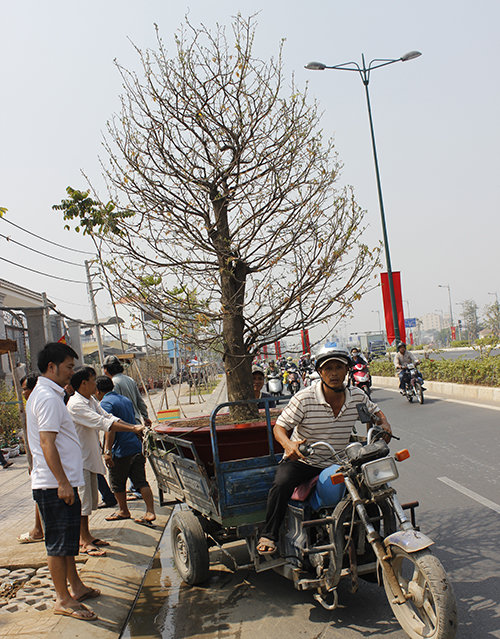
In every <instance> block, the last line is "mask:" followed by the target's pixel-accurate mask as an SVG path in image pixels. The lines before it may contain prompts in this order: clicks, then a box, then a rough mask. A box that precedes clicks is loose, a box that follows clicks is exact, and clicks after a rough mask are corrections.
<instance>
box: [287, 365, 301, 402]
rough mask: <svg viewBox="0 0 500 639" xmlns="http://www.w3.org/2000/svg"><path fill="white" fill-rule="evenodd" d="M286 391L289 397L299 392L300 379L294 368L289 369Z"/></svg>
mask: <svg viewBox="0 0 500 639" xmlns="http://www.w3.org/2000/svg"><path fill="white" fill-rule="evenodd" d="M287 381H288V383H287V390H288V392H289V393H290V395H295V393H297V392H298V391H299V390H300V377H299V371H298V370H297V369H296V368H291V369H290V371H289V373H288V380H287Z"/></svg>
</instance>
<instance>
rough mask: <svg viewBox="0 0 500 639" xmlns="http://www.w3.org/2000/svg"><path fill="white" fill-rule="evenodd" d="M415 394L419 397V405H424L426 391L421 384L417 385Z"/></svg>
mask: <svg viewBox="0 0 500 639" xmlns="http://www.w3.org/2000/svg"><path fill="white" fill-rule="evenodd" d="M415 393H416V395H417V399H418V403H419V404H423V403H424V391H423V390H422V384H419V383H418V382H416V383H415Z"/></svg>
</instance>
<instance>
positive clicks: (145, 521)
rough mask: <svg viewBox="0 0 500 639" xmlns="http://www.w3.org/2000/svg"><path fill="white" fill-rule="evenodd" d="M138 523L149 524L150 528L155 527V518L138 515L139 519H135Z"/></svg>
mask: <svg viewBox="0 0 500 639" xmlns="http://www.w3.org/2000/svg"><path fill="white" fill-rule="evenodd" d="M134 521H135V523H136V524H141V526H147V527H148V528H154V527H155V525H154V523H153V522H154V519H153V520H151V519H146V518H145V517H138V518H137V519H134Z"/></svg>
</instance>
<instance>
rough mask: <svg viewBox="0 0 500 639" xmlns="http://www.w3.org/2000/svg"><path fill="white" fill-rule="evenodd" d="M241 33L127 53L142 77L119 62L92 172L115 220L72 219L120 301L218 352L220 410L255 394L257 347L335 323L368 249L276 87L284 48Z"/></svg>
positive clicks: (305, 115)
mask: <svg viewBox="0 0 500 639" xmlns="http://www.w3.org/2000/svg"><path fill="white" fill-rule="evenodd" d="M254 35H255V22H254V20H253V18H250V19H244V18H242V17H241V16H238V17H236V18H235V19H234V21H233V23H232V33H231V36H227V35H226V32H225V30H224V29H223V28H222V27H217V28H216V29H215V30H214V31H211V30H209V29H208V28H206V27H204V26H201V27H194V26H193V25H191V24H190V22H189V21H186V24H185V26H184V28H183V29H182V30H181V31H180V32H179V33H178V34H177V36H176V47H177V51H176V55H175V56H173V57H169V56H168V54H167V51H166V48H165V46H164V44H163V42H162V40H161V37H160V36H159V35H158V30H157V42H158V45H157V49H156V50H146V51H142V50H140V49H139V48H136V51H137V54H138V55H139V57H140V61H141V64H142V73H141V74H140V75H138V74H136V73H134V72H131V71H128V70H126V69H125V68H123V67H122V66H120V65H119V64H118V63H117V66H118V69H119V71H120V73H121V76H122V81H123V86H124V94H123V96H122V108H121V112H120V114H119V115H117V116H116V117H114V119H113V120H112V121H111V122H110V123H108V134H107V136H106V141H105V149H106V151H107V161H106V162H105V163H103V169H104V174H105V176H106V179H107V183H108V187H109V196H110V198H111V200H112V202H114V203H117V204H116V208H114V207H112V206H111V207H110V206H109V204H108V205H106V206H105V207H104V208H102V207H101V208H99V207H94V208H93V209H92V207H91V208H90V209H89V210H87V211H86V212H85V213H82V212H81V211H80V212H79V213H77V214H76V215H77V216H79V217H80V220H79V221H80V223H81V222H82V221H83V222H84V223H86V224H88V225H89V227H93V228H94V229H95V228H96V227H97V229H98V231H99V232H100V233H101V234H102V236H103V237H104V239H105V241H106V242H107V244H108V249H109V252H110V255H111V258H110V260H109V262H108V265H109V266H110V268H111V269H112V271H113V273H114V286H115V288H116V289H118V291H119V292H120V294H121V295H125V296H127V297H130V298H136V299H141V300H142V301H141V304H142V305H146V307H147V308H148V312H150V313H152V314H153V315H154V314H155V312H156V313H158V314H159V315H161V318H162V321H163V322H170V324H171V326H172V331H173V332H175V329H176V327H177V326H178V324H179V322H180V321H184V320H185V318H186V316H192V317H193V318H195V321H196V323H197V330H196V331H195V332H193V334H191V335H188V336H186V335H185V336H183V337H184V338H185V339H195V340H196V341H197V343H198V346H201V347H203V346H207V345H214V344H218V345H219V346H220V345H222V346H220V348H221V349H222V353H221V354H222V356H223V358H224V362H225V367H226V373H227V380H228V395H229V399H230V400H237V399H246V398H249V397H251V396H252V395H253V391H252V379H251V361H252V358H253V356H254V355H255V353H256V352H257V351H258V349H260V348H261V347H262V346H263V345H264V344H268V343H271V342H273V341H274V340H275V339H281V338H283V337H285V336H286V335H288V334H290V333H291V332H293V331H297V330H298V329H299V328H301V327H302V325H303V324H305V325H307V326H312V325H313V324H315V323H318V322H320V321H323V320H327V319H329V318H332V316H334V315H336V314H339V315H342V316H345V315H348V314H349V312H350V310H351V307H352V304H353V303H354V302H355V301H356V300H357V299H359V297H360V296H361V295H362V293H363V292H364V290H365V289H366V287H367V286H368V280H369V277H370V275H371V274H372V271H373V269H374V268H375V266H377V264H378V251H379V249H378V248H375V249H370V248H368V247H367V246H366V245H365V244H364V243H362V241H361V236H362V233H363V231H364V227H363V226H362V222H363V212H362V211H361V210H360V208H359V206H358V205H357V204H356V202H355V199H354V195H353V192H352V189H350V188H339V187H337V180H338V176H339V170H340V163H339V160H338V158H337V155H336V153H335V150H334V145H333V142H332V141H331V140H326V141H325V140H323V136H322V132H321V129H320V116H319V114H318V110H317V106H316V104H314V103H310V100H309V99H308V96H307V92H306V91H299V89H298V88H297V87H296V85H295V83H294V81H293V79H292V80H291V82H290V85H289V86H288V87H287V86H285V81H284V77H283V71H282V59H281V57H282V44H281V45H280V47H279V51H278V55H277V58H275V59H274V58H273V59H270V60H268V61H262V60H259V59H257V58H255V57H254V56H253V54H252V46H253V42H254ZM118 203H120V204H118ZM106 207H107V209H106ZM73 213H74V212H73ZM72 215H73V214H72V213H71V211H70V208H68V207H66V216H65V217H66V219H68V218H71V217H72ZM172 291H175V293H172ZM179 291H185V295H184V297H182V295H180V294H179ZM181 298H182V299H181ZM193 299H195V300H196V304H194V305H193V303H192V300H193ZM221 336H222V340H221V339H220V338H221Z"/></svg>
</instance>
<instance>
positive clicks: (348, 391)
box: [257, 349, 391, 554]
mask: <svg viewBox="0 0 500 639" xmlns="http://www.w3.org/2000/svg"><path fill="white" fill-rule="evenodd" d="M349 366H350V358H349V355H348V353H347V351H343V350H331V349H325V350H324V351H322V352H321V353H320V354H319V355H318V356H317V358H316V370H317V372H318V373H319V376H320V379H321V381H320V383H318V384H313V385H312V386H308V387H307V388H304V389H303V390H300V391H299V392H298V393H296V394H295V395H294V396H293V397H292V398H291V399H290V402H289V403H288V405H287V406H286V407H285V408H284V410H283V412H282V413H281V415H280V416H279V417H278V419H277V420H276V425H275V426H274V431H273V432H274V437H275V439H276V441H277V442H278V443H279V444H281V446H283V450H284V455H283V463H280V464H279V465H278V468H277V470H276V476H275V478H274V483H273V485H272V487H271V490H270V491H269V496H268V500H267V513H266V522H265V524H264V528H263V530H262V533H261V537H260V539H259V542H258V545H257V551H258V552H259V553H260V554H270V553H273V552H275V550H276V542H277V541H278V537H279V530H280V526H281V522H282V521H283V519H284V516H285V512H286V508H287V504H288V500H289V499H290V497H291V495H292V493H293V491H294V489H295V488H296V487H297V486H298V485H299V484H301V483H303V482H306V481H309V480H311V479H312V478H313V477H315V476H317V475H319V474H320V472H321V471H322V470H323V469H324V468H327V467H328V466H330V465H331V464H332V463H333V460H332V458H331V454H330V452H329V451H328V450H327V449H326V448H323V447H321V448H318V449H316V451H315V454H314V455H313V456H312V457H311V458H306V457H304V455H302V453H301V452H300V450H299V446H300V444H303V443H306V442H307V443H308V444H314V443H315V442H318V441H324V442H327V443H328V444H330V445H331V446H333V448H334V449H335V450H342V449H344V448H345V447H346V446H347V445H348V443H349V438H350V435H351V433H352V429H353V426H354V424H355V422H356V421H357V419H358V411H357V405H358V404H364V405H365V407H366V409H367V410H368V412H369V413H370V415H372V416H373V417H374V418H375V420H376V421H377V423H378V424H379V425H380V426H381V427H382V428H383V429H384V430H386V431H387V433H388V437H390V434H391V427H390V426H389V423H388V422H387V419H386V417H385V415H384V413H383V412H382V411H381V410H380V409H379V407H378V406H377V405H376V404H374V403H373V402H372V401H371V400H370V399H369V398H368V397H367V395H366V394H365V393H364V392H363V391H362V390H360V389H359V388H347V387H346V386H345V384H344V380H345V378H346V375H347V373H348V371H349Z"/></svg>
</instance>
